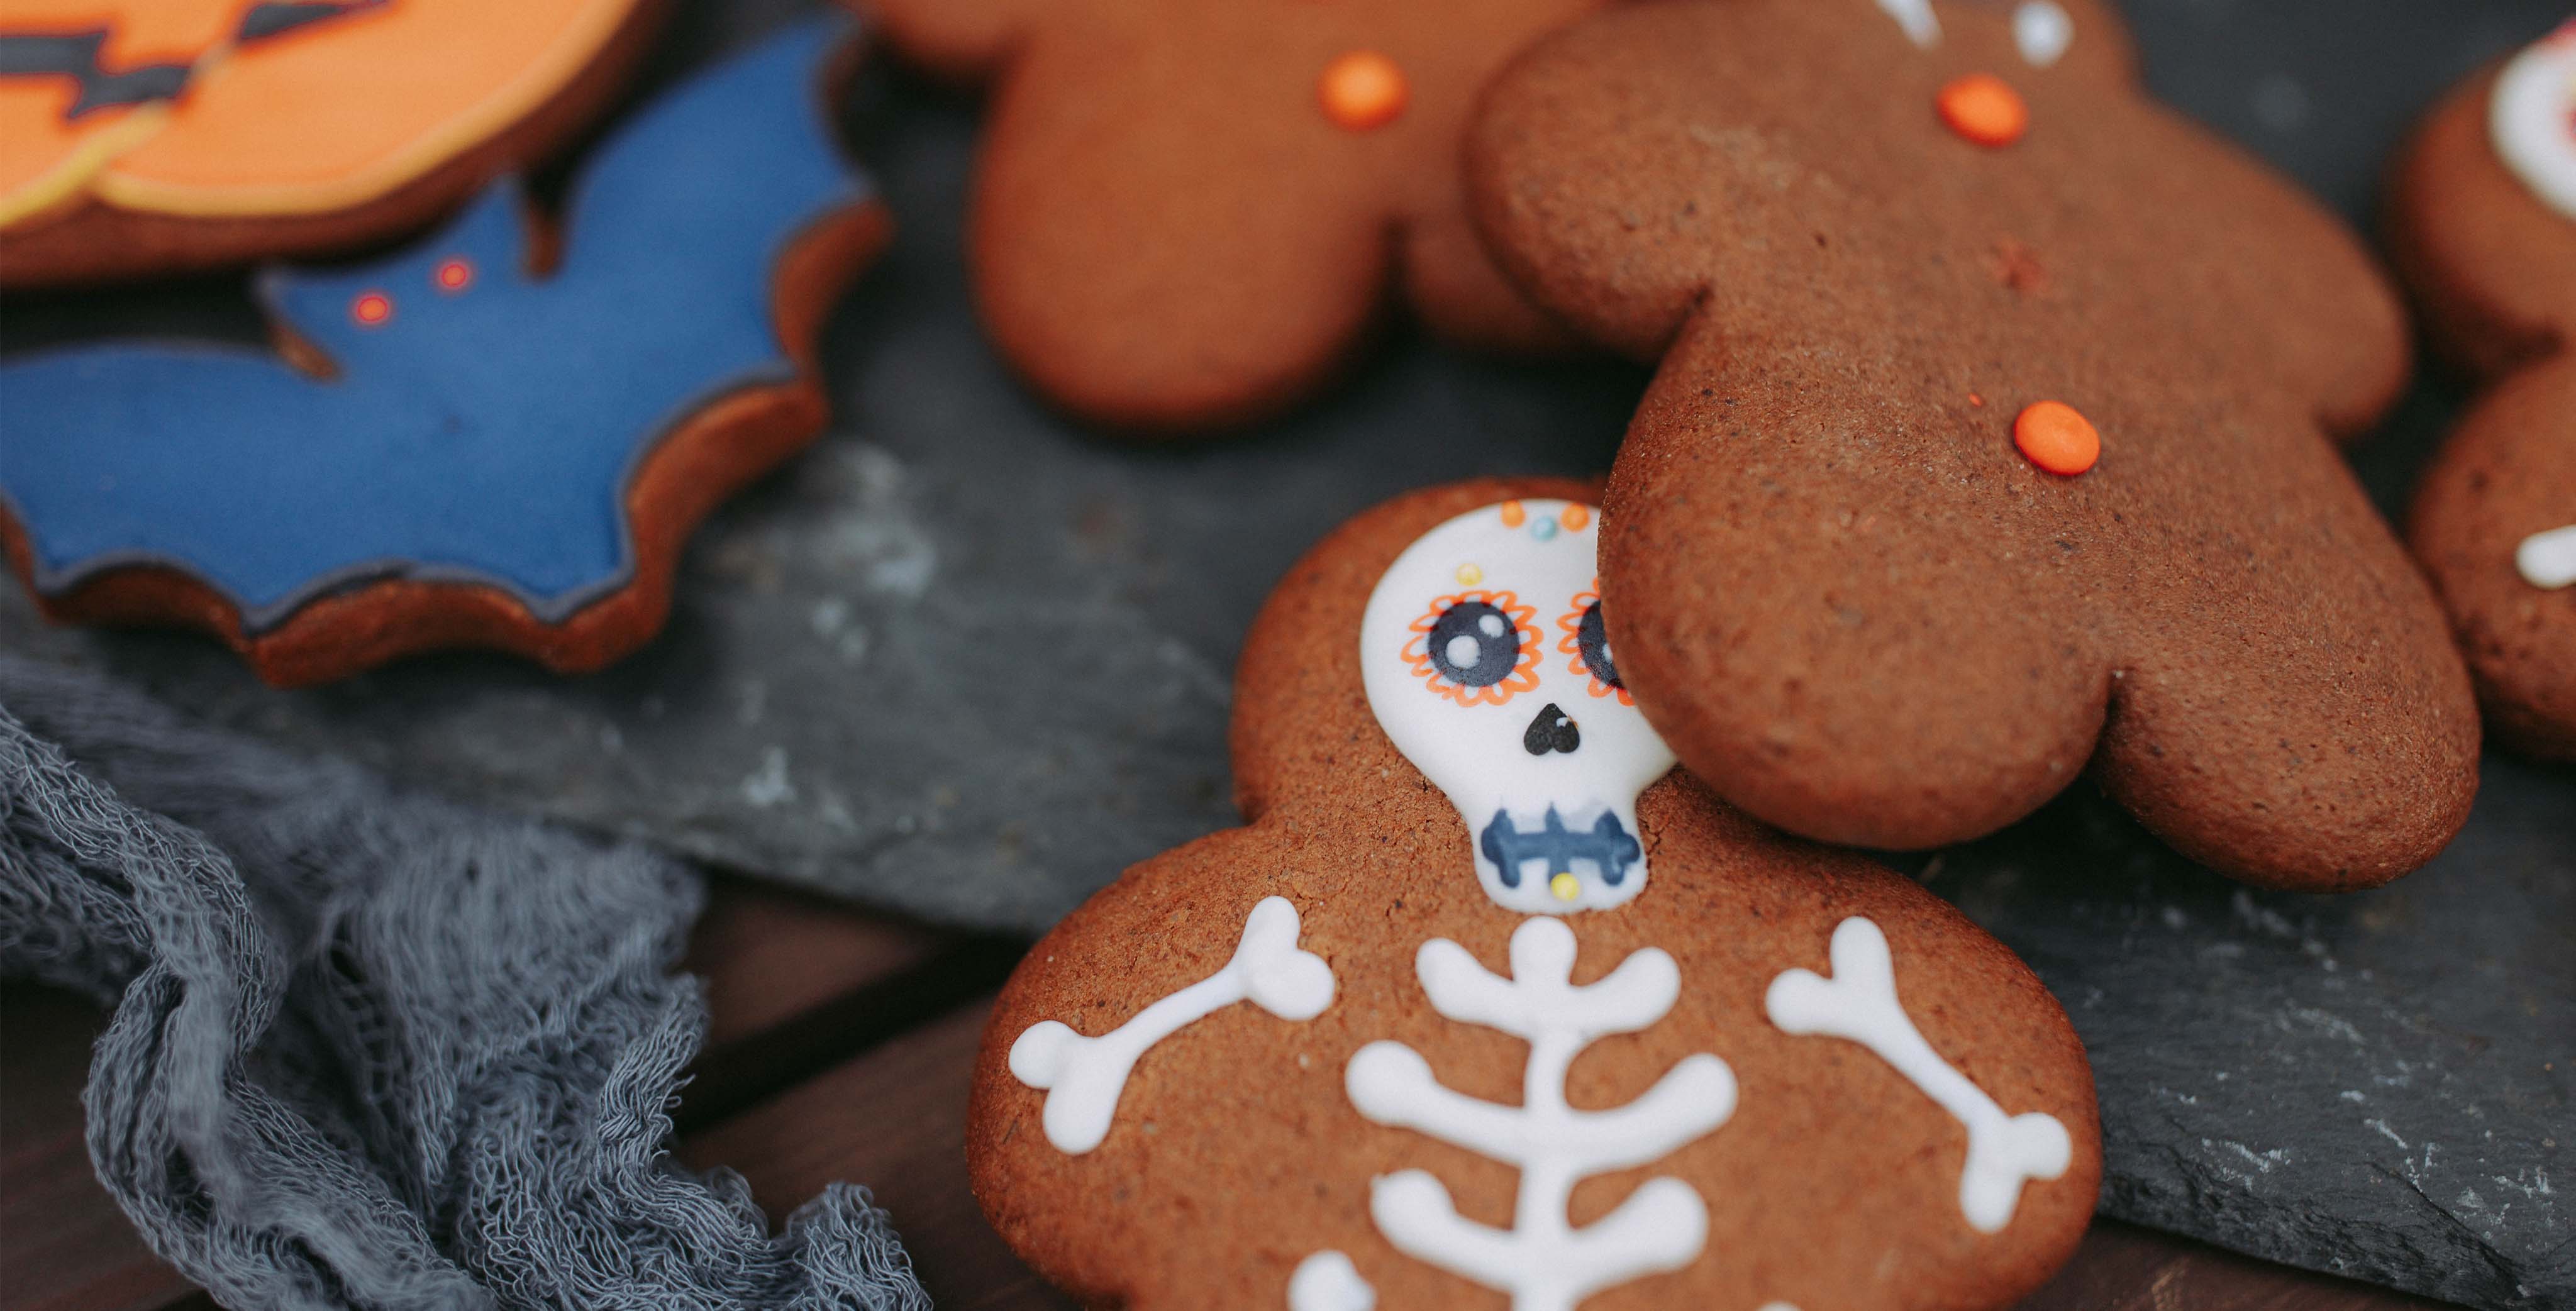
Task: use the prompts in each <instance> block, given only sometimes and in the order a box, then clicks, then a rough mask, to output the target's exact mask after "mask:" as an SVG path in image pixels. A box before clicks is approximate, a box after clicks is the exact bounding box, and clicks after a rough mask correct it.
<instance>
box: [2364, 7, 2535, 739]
mask: <svg viewBox="0 0 2576 1311" xmlns="http://www.w3.org/2000/svg"><path fill="white" fill-rule="evenodd" d="M2388 237H2389V248H2390V253H2391V256H2392V258H2393V260H2394V262H2395V264H2396V265H2397V268H2398V270H2399V272H2400V273H2401V274H2402V275H2403V276H2404V278H2405V280H2406V283H2407V286H2408V289H2409V290H2410V291H2412V292H2413V293H2414V295H2415V299H2416V303H2417V305H2418V306H2419V307H2420V308H2421V310H2422V311H2423V316H2424V319H2425V337H2426V339H2427V340H2428V341H2430V342H2431V343H2432V346H2433V348H2434V349H2435V350H2436V351H2437V352H2439V353H2440V354H2441V355H2442V356H2443V357H2444V358H2446V359H2447V360H2449V361H2450V362H2451V363H2453V364H2455V365H2457V366H2459V369H2460V371H2461V372H2462V373H2464V374H2466V375H2467V376H2468V378H2469V379H2470V380H2471V381H2472V382H2473V383H2475V384H2476V385H2477V386H2478V388H2479V391H2478V394H2477V395H2476V397H2475V398H2474V399H2473V400H2472V401H2471V402H2470V404H2469V407H2468V410H2467V412H2466V413H2465V414H2463V415H2462V416H2461V418H2460V421H2459V424H2458V426H2457V427H2455V428H2454V429H2453V430H2452V432H2451V435H2450V437H2449V438H2448V439H2447V440H2446V441H2445V442H2444V443H2443V445H2442V448H2441V450H2440V451H2439V452H2438V453H2436V454H2435V456H2434V458H2433V461H2432V463H2431V464H2430V465H2429V466H2428V467H2427V468H2426V470H2425V472H2424V474H2423V477H2422V478H2421V480H2420V481H2419V483H2418V484H2417V487H2416V492H2415V500H2414V504H2413V506H2412V507H2411V509H2410V510H2409V512H2408V518H2407V538H2408V542H2409V544H2410V545H2411V546H2412V547H2413V548H2414V550H2415V556H2416V558H2417V559H2418V560H2419V561H2421V562H2422V564H2423V566H2424V570H2425V572H2426V573H2427V574H2428V575H2430V576H2431V578H2432V580H2433V585H2434V588H2435V590H2436V591H2437V592H2438V593H2439V594H2440V595H2441V598H2442V604H2443V606H2444V608H2445V609H2447V610H2448V611H2449V612H2450V618H2451V628H2452V632H2453V634H2454V635H2455V636H2456V637H2457V639H2458V641H2459V645H2460V650H2461V652H2462V654H2463V655H2465V656H2466V657H2467V660H2468V663H2469V670H2470V673H2471V674H2472V675H2473V676H2474V677H2475V679H2476V681H2477V688H2478V698H2479V701H2480V703H2481V704H2482V705H2483V707H2484V709H2485V711H2486V716H2487V722H2488V724H2489V726H2490V727H2491V729H2492V730H2493V734H2494V736H2495V738H2496V739H2497V740H2499V741H2501V742H2503V743H2505V744H2506V745H2508V746H2510V747H2513V748H2516V749H2519V750H2521V751H2523V752H2525V753H2527V754H2530V755H2535V756H2539V757H2541V758H2544V759H2576V355H2571V354H2570V351H2569V347H2570V345H2571V343H2576V23H2569V24H2567V25H2565V26H2562V27H2560V28H2559V29H2558V31H2556V32H2555V33H2553V34H2551V35H2549V36H2546V37H2543V38H2542V39H2541V40H2539V41H2537V42H2535V43H2533V44H2532V45H2530V46H2528V47H2526V48H2524V49H2523V50H2521V51H2518V52H2516V53H2515V54H2514V55H2512V56H2511V57H2509V58H2507V59H2505V60H2503V61H2502V62H2501V63H2500V64H2499V65H2498V66H2497V67H2496V68H2494V69H2492V70H2490V71H2489V72H2487V73H2484V74H2482V75H2480V76H2478V77H2475V78H2472V79H2470V80H2469V81H2468V82H2467V83H2465V84H2464V85H2462V86H2461V87H2460V88H2458V89H2457V90H2456V91H2454V92H2453V93H2452V94H2451V95H2450V96H2448V97H2447V98H2445V99H2444V101H2443V102H2442V103H2441V104H2439V105H2437V106H2436V107H2435V108H2434V109H2433V111H2432V112H2431V114H2430V115H2428V116H2427V118H2426V120H2425V123H2424V126H2423V127H2422V128H2421V129H2420V130H2419V131H2418V132H2417V133H2416V134H2415V139H2414V141H2413V142H2412V143H2411V144H2410V145H2409V146H2408V148H2407V150H2406V152H2405V154H2404V156H2403V157H2402V158H2401V159H2400V161H2399V163H2398V166H2397V168H2396V170H2395V173H2394V176H2393V179H2392V185H2391V188H2390V192H2389V198H2388Z"/></svg>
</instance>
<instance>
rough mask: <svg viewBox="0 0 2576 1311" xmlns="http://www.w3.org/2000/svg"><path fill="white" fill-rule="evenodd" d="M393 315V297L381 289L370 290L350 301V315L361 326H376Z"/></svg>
mask: <svg viewBox="0 0 2576 1311" xmlns="http://www.w3.org/2000/svg"><path fill="white" fill-rule="evenodd" d="M393 316H394V302H393V298H392V297H390V296H387V295H386V294H384V293H383V292H381V291H370V292H368V293H366V294H365V295H362V296H360V297H358V298H357V299H356V300H353V301H351V302H349V317H350V318H353V319H356V320H357V321H358V323H359V326H361V327H368V328H372V327H375V326H377V325H378V324H381V323H383V322H384V321H385V320H387V319H390V318H392V317H393Z"/></svg>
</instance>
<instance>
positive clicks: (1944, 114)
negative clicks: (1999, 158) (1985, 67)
mask: <svg viewBox="0 0 2576 1311" xmlns="http://www.w3.org/2000/svg"><path fill="white" fill-rule="evenodd" d="M1935 103H1936V104H1937V105H1938V106H1939V108H1940V110H1941V121H1942V122H1944V123H1947V124H1949V125H1950V130H1951V131H1953V132H1956V133H1958V134H1959V135H1960V136H1963V137H1966V138H1967V139H1968V140H1970V141H1973V142H1976V143H1977V144H1978V145H1981V146H2009V145H2011V144H2012V143H2014V142H2016V141H2019V140H2021V138H2022V134H2023V133H2025V132H2028V131H2029V130H2030V106H2029V105H2028V104H2026V103H2024V102H2023V100H2022V98H2021V93H2020V92H2018V91H2015V90H2013V89H2012V84H2011V83H2009V82H2006V81H2004V80H2003V79H2002V78H2000V77H1996V76H1995V75H1994V74H1992V73H1971V74H1969V75H1968V76H1966V77H1963V78H1960V79H1959V80H1958V81H1956V82H1953V83H1951V84H1950V85H1948V86H1945V87H1943V88H1941V96H1940V99H1939V100H1938V101H1936V102H1935Z"/></svg>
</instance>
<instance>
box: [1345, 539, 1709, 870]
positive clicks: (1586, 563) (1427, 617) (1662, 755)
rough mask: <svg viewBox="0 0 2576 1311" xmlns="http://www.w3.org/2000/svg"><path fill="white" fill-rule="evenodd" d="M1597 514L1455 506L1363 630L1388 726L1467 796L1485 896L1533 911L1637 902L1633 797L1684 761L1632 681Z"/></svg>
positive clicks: (1464, 802) (1381, 590)
mask: <svg viewBox="0 0 2576 1311" xmlns="http://www.w3.org/2000/svg"><path fill="white" fill-rule="evenodd" d="M1599 523H1600V515H1599V513H1598V512H1597V511H1595V510H1594V509H1593V508H1592V507H1590V506H1588V505H1584V504H1582V503H1579V502H1574V501H1561V500H1512V501H1504V502H1502V503H1500V504H1498V505H1490V506H1485V507H1483V508H1480V509H1476V510H1472V511H1469V512H1468V513H1466V514H1462V515H1459V516H1458V517H1456V518H1454V519H1451V520H1449V521H1448V522H1446V523H1444V524H1442V525H1440V526H1439V527H1438V528H1435V529H1433V530H1432V531H1431V532H1429V533H1427V534H1425V535H1424V536H1423V537H1422V538H1421V539H1420V540H1419V541H1416V542H1414V543H1413V544H1412V545H1411V546H1409V547H1407V548H1406V549H1405V551H1404V553H1403V554H1402V555H1400V556H1398V557H1396V560H1395V563H1394V564H1393V565H1392V566H1390V567H1389V568H1388V569H1387V571H1386V575H1385V576H1384V577H1383V578H1380V579H1379V580H1378V583H1377V587H1376V589H1375V590H1374V591H1373V592H1371V593H1370V595H1369V601H1368V610H1367V612H1366V617H1365V618H1364V619H1363V621H1362V623H1361V627H1360V671H1361V675H1362V677H1363V678H1364V679H1365V680H1366V683H1367V688H1368V700H1369V707H1370V709H1371V710H1373V711H1374V712H1375V713H1376V715H1377V721H1378V724H1379V726H1380V727H1382V728H1383V729H1385V731H1386V736H1387V738H1388V740H1390V741H1392V742H1393V743H1394V744H1395V747H1396V749H1397V750H1399V751H1401V752H1403V753H1404V757H1405V759H1407V760H1410V761H1412V762H1413V764H1414V766H1415V767H1416V768H1418V769H1420V770H1421V771H1422V772H1423V774H1424V776H1426V777H1428V778H1429V779H1430V780H1431V781H1432V783H1433V784H1435V785H1437V786H1438V787H1439V789H1440V790H1441V791H1442V792H1444V793H1446V794H1448V797H1449V799H1450V800H1451V801H1452V802H1454V803H1456V805H1457V807H1458V813H1459V816H1460V817H1461V818H1463V819H1464V820H1465V821H1466V824H1467V830H1468V832H1469V833H1470V834H1471V835H1473V837H1474V841H1475V848H1476V874H1477V877H1478V878H1479V879H1480V880H1481V881H1482V882H1483V884H1484V887H1485V891H1486V893H1487V894H1488V895H1490V896H1492V897H1493V898H1494V900H1495V901H1496V902H1498V903H1500V904H1502V905H1504V906H1507V907H1509V908H1511V909H1514V910H1518V911H1523V912H1526V913H1531V914H1566V913H1571V912H1574V911H1580V910H1598V909H1602V908H1605V907H1609V906H1616V905H1619V904H1620V903H1622V902H1625V901H1627V900H1628V899H1630V898H1632V897H1634V896H1636V895H1637V893H1638V891H1639V890H1640V889H1641V888H1643V887H1644V886H1645V882H1646V860H1645V851H1644V848H1643V847H1642V846H1641V845H1640V844H1639V842H1638V839H1637V794H1638V793H1639V792H1642V791H1644V790H1645V788H1646V785H1647V784H1649V783H1652V782H1654V781H1655V780H1656V779H1658V778H1661V777H1663V775H1664V774H1665V772H1666V771H1668V770H1670V769H1671V768H1672V766H1673V755H1672V752H1671V750H1670V749H1668V748H1667V747H1665V746H1664V742H1663V739H1662V738H1660V737H1657V736H1656V735H1655V730H1654V729H1653V728H1652V727H1651V726H1649V725H1648V724H1647V723H1646V719H1645V716H1644V715H1642V714H1640V713H1638V711H1637V708H1636V705H1635V703H1634V702H1633V701H1631V700H1630V698H1629V696H1628V693H1627V689H1626V688H1625V687H1624V686H1623V685H1622V683H1621V682H1620V679H1619V671H1618V663H1617V658H1616V656H1615V654H1614V653H1613V652H1612V650H1611V648H1610V641H1609V637H1608V631H1607V628H1606V626H1605V625H1604V623H1603V619H1602V613H1601V583H1600V580H1599V578H1598V577H1596V576H1595V571H1594V547H1595V545H1596V544H1597V542H1598V538H1599V533H1598V525H1599Z"/></svg>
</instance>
